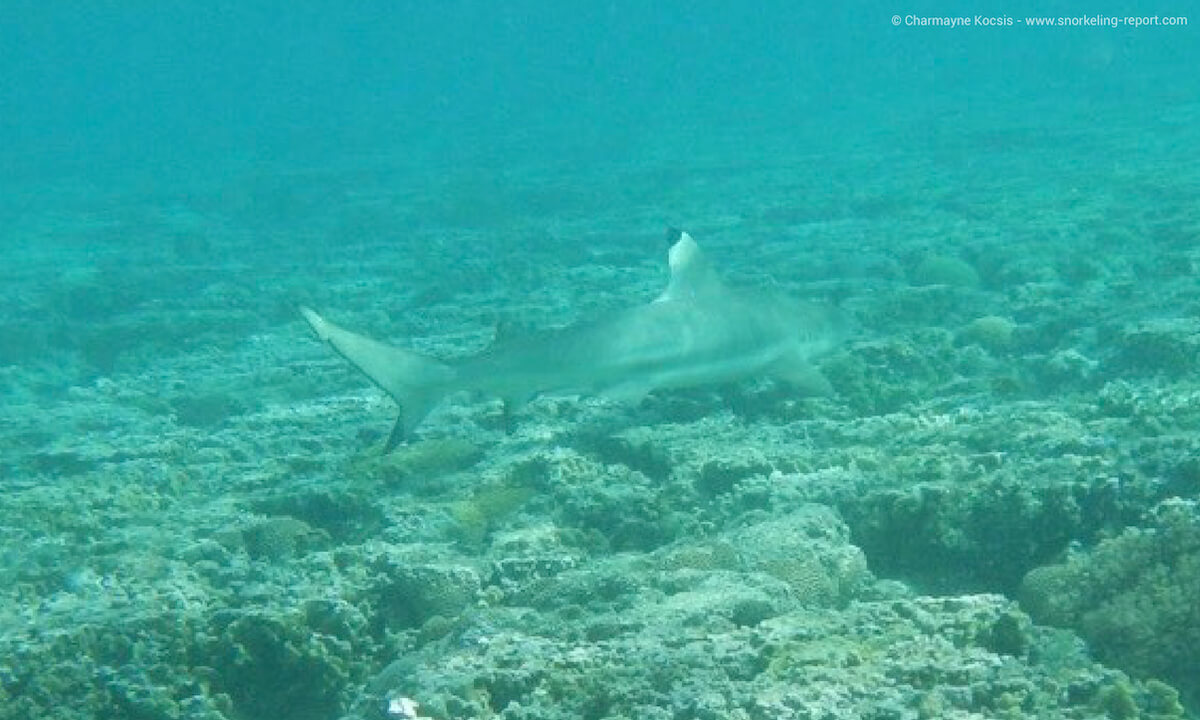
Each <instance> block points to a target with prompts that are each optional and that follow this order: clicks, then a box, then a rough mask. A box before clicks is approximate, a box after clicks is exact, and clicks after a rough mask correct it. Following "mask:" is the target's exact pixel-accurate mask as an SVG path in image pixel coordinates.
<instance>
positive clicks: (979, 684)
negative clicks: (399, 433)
mask: <svg viewBox="0 0 1200 720" xmlns="http://www.w3.org/2000/svg"><path fill="white" fill-rule="evenodd" d="M1180 132H1183V130H1180ZM1021 139H1022V138H1021V137H1016V138H1015V141H1017V142H1020V141H1021ZM1013 140H1014V138H1009V140H1006V141H1005V143H1003V148H999V147H998V148H993V149H992V151H991V152H992V155H991V156H990V159H989V158H984V159H979V158H975V161H974V163H973V164H972V166H971V168H970V170H969V171H968V170H966V169H964V167H965V166H961V165H960V164H958V162H957V159H956V158H955V157H942V158H928V157H925V156H917V155H905V154H904V153H896V154H895V156H893V157H890V158H886V159H887V162H886V163H885V162H883V161H881V160H880V159H879V158H877V157H873V156H868V155H865V154H864V155H863V156H848V157H839V158H827V159H826V163H825V172H823V173H821V174H819V175H818V174H815V173H812V172H811V171H810V170H809V169H807V168H808V167H809V160H811V158H808V159H805V160H804V161H803V162H802V161H801V160H799V159H797V160H795V161H791V160H788V159H786V158H779V157H777V158H775V161H774V162H773V163H771V164H762V163H760V164H755V163H750V162H747V163H745V164H743V165H730V164H729V163H725V162H716V161H705V160H697V161H696V163H695V165H694V166H693V167H689V168H683V169H680V168H677V167H669V168H668V167H655V166H653V165H649V166H640V167H625V168H616V169H609V170H607V171H606V173H607V174H604V175H602V176H596V177H575V176H571V175H570V174H563V173H558V174H554V173H542V174H539V173H537V172H532V171H530V172H527V173H508V174H505V175H502V176H501V175H499V174H497V173H489V172H483V171H481V172H479V173H459V174H457V175H455V174H453V173H451V174H450V175H448V176H447V177H446V179H443V180H440V181H438V182H430V183H425V184H422V183H418V182H416V181H415V180H413V178H411V177H402V178H398V177H395V176H392V175H390V174H387V173H379V172H376V173H374V174H372V173H350V172H332V171H330V172H326V173H310V174H283V173H281V174H278V175H264V176H258V177H253V178H243V179H242V180H240V181H239V182H240V184H235V185H232V186H230V187H225V186H222V187H219V188H216V189H209V191H208V192H193V193H191V194H189V195H187V196H186V197H177V196H164V197H156V196H153V195H145V194H135V195H118V194H108V195H106V194H104V193H100V192H99V191H94V190H93V191H88V192H77V194H76V195H75V196H74V197H75V198H76V199H75V200H74V202H73V204H72V203H68V202H67V200H66V199H64V198H65V197H66V196H65V195H64V196H63V197H60V198H59V199H58V200H56V202H57V204H51V203H49V202H48V201H46V200H45V199H33V198H30V199H28V202H27V203H25V204H20V203H17V202H16V201H13V200H12V199H10V200H9V203H10V204H9V205H8V206H6V208H5V212H6V220H7V221H8V222H6V230H5V233H6V234H8V235H9V236H10V237H11V238H12V242H11V243H10V244H11V245H12V246H13V247H14V248H18V250H15V251H14V252H13V254H12V257H10V258H8V264H7V265H6V269H5V270H4V271H3V272H4V274H5V284H4V290H3V292H4V294H5V302H4V303H3V305H2V308H3V309H0V331H2V332H0V393H2V394H3V398H4V407H5V412H4V416H3V420H2V421H0V446H2V447H3V450H2V451H0V471H2V472H3V476H2V478H3V479H2V480H0V490H2V492H0V508H2V514H0V517H2V520H0V598H2V600H0V718H2V719H3V720H9V719H12V720H18V719H20V720H30V719H33V718H56V719H61V720H68V719H71V720H75V719H80V718H101V717H103V718H131V719H132V718H136V719H138V720H176V719H180V720H182V719H186V720H260V719H261V720H265V719H268V718H288V719H289V720H334V719H336V718H345V719H346V720H381V719H383V718H405V717H408V718H418V717H424V718H432V719H434V720H452V719H460V718H462V719H465V718H492V717H495V718H506V719H508V720H532V719H535V718H536V719H543V718H544V719H546V720H550V719H551V718H554V719H557V718H564V719H565V718H590V719H594V720H603V719H616V718H630V719H633V718H638V719H657V718H664V719H665V718H697V719H721V718H734V719H740V718H745V719H753V720H758V719H764V720H765V719H767V718H771V719H777V718H778V719H786V718H797V719H801V718H803V719H812V720H816V719H825V718H829V719H833V718H873V719H884V718H887V719H897V720H900V719H908V718H1024V717H1032V718H1047V719H1049V718H1104V717H1108V718H1172V717H1187V716H1188V715H1187V713H1188V710H1187V709H1185V707H1186V708H1188V709H1190V710H1191V711H1192V712H1193V713H1194V712H1195V710H1196V709H1197V708H1200V602H1197V600H1196V598H1197V597H1200V505H1198V502H1197V501H1198V499H1200V284H1198V283H1197V271H1198V270H1200V202H1198V200H1200V183H1198V181H1197V179H1196V177H1195V176H1194V175H1192V176H1188V175H1186V174H1171V173H1180V172H1183V171H1179V170H1174V169H1172V168H1171V166H1164V165H1163V164H1162V163H1157V162H1155V159H1156V158H1157V157H1158V155H1156V154H1155V152H1154V151H1153V150H1148V149H1144V148H1143V149H1142V150H1140V151H1138V152H1140V153H1141V154H1140V155H1139V154H1137V153H1135V152H1134V151H1133V150H1130V153H1131V156H1130V157H1131V161H1130V163H1129V164H1127V165H1124V166H1121V167H1113V166H1105V167H1106V169H1103V170H1101V169H1098V166H1097V165H1095V164H1089V163H1086V162H1083V161H1082V160H1078V161H1072V162H1065V161H1064V162H1058V163H1055V162H1052V160H1051V159H1052V158H1057V157H1060V155H1059V154H1057V153H1058V150H1059V148H1060V145H1059V144H1058V143H1057V142H1056V141H1055V140H1054V138H1052V137H1050V138H1047V137H1043V136H1041V135H1039V136H1038V137H1037V138H1036V139H1035V140H1028V139H1026V144H1024V145H1021V146H1020V149H1021V156H1020V161H1019V162H1017V161H1016V160H1014V159H1013V156H1012V155H1011V154H1010V148H1011V142H1010V141H1013ZM1094 142H1095V143H1097V144H1102V143H1112V142H1119V139H1113V138H1097V139H1094ZM1139 159H1140V161H1141V162H1140V163H1139V162H1136V161H1138V160H1139ZM980 163H991V164H990V165H986V164H985V165H984V167H980ZM881 166H882V167H888V168H891V169H890V170H889V171H888V172H881V171H880V167H881ZM1188 172H1193V173H1194V169H1189V170H1188ZM831 178H832V179H831ZM839 178H840V180H839ZM864 178H870V179H869V180H866V179H864ZM851 179H853V182H852V181H851ZM231 182H232V181H231ZM403 188H408V189H407V190H404V189H403ZM664 208H667V209H668V210H664ZM666 224H683V225H685V226H686V227H687V228H688V229H689V230H690V231H691V232H692V234H693V235H694V236H695V237H696V238H697V240H698V241H699V242H700V244H701V245H702V246H703V247H704V248H705V250H706V251H707V252H708V253H709V254H710V256H711V257H712V258H713V261H714V263H715V264H716V265H717V267H718V268H720V269H721V271H722V272H723V274H724V275H725V276H726V277H727V278H728V279H729V281H730V282H731V283H733V284H738V285H746V286H763V285H771V286H773V287H776V288H783V289H785V290H787V291H789V292H791V293H793V294H795V295H797V296H801V297H807V298H810V299H814V300H818V301H822V302H828V303H831V304H837V305H839V306H841V307H842V308H843V310H844V311H845V312H846V313H848V314H849V315H850V316H852V317H853V319H854V321H855V324H856V329H855V331H854V333H853V336H852V337H851V338H850V339H848V340H847V341H846V342H845V343H844V344H843V345H842V346H841V347H839V348H838V349H837V350H836V351H835V352H833V353H831V354H830V355H828V356H827V357H824V358H823V359H822V360H821V361H820V366H821V369H822V371H823V373H824V374H825V375H826V377H827V378H828V379H829V381H830V383H831V384H832V385H833V387H834V390H835V393H834V394H833V395H831V396H828V397H810V398H803V397H797V396H796V395H795V393H792V392H790V390H789V389H788V388H787V387H785V386H782V385H779V384H776V383H773V382H770V381H761V382H748V383H744V384H740V385H737V386H731V387H717V388H698V389H693V390H684V391H673V392H661V393H656V394H654V395H652V396H651V397H650V398H648V399H647V400H646V401H645V402H643V403H642V404H641V405H639V406H638V407H636V408H625V407H621V406H616V405H612V404H609V403H606V402H603V401H601V400H598V399H594V398H546V399H542V400H539V401H537V402H534V403H532V404H531V405H530V406H529V407H527V408H525V409H524V410H522V411H521V412H520V413H519V414H518V416H517V418H516V422H515V426H514V427H512V428H506V427H505V426H506V421H505V418H504V417H503V412H502V409H501V407H500V405H499V404H498V403H497V402H496V401H495V400H494V399H492V398H478V397H465V396H464V397H456V398H453V399H452V400H451V401H450V402H448V403H447V404H445V405H444V406H443V407H442V408H440V409H439V410H438V411H437V412H435V414H434V415H433V416H431V418H430V419H429V422H427V423H426V424H425V425H424V426H423V427H422V428H421V430H420V432H419V433H418V434H417V437H416V438H415V439H414V440H413V441H412V442H410V443H409V444H407V445H405V446H402V447H400V448H399V449H397V450H396V451H395V452H393V453H391V454H388V455H381V454H380V453H379V447H380V446H381V444H382V441H383V438H384V437H385V435H386V433H387V430H388V429H389V427H390V423H391V421H392V417H393V413H394V408H393V406H392V405H391V403H390V401H389V400H387V399H386V398H384V397H383V396H382V395H381V394H380V393H379V392H378V391H376V390H375V389H373V388H371V387H370V386H369V385H368V384H367V383H366V381H365V380H363V379H362V378H360V377H359V376H357V375H356V374H355V373H354V371H353V370H352V369H351V368H349V367H347V366H346V365H345V363H344V362H343V361H342V360H341V359H340V358H337V357H336V356H334V355H333V353H331V352H329V351H328V349H327V348H325V347H322V346H321V345H320V344H319V343H318V342H316V340H315V339H314V338H313V337H312V336H311V335H310V333H309V332H308V330H307V328H306V327H305V326H304V325H303V323H302V321H301V320H300V318H299V316H298V315H297V314H296V313H295V306H296V304H297V303H300V302H303V303H308V304H313V305H315V306H316V307H319V308H322V309H324V310H327V311H328V313H329V315H330V317H331V318H332V319H335V320H337V321H338V322H340V323H342V324H344V325H346V326H347V327H353V328H356V329H360V330H363V331H369V332H371V333H372V334H374V335H376V336H377V337H381V338H389V339H392V340H394V341H395V342H398V343H402V344H406V345H408V346H409V347H413V348H415V349H418V350H420V351H423V352H428V353H430V354H434V355H438V356H443V357H454V356H462V355H466V354H470V353H472V352H475V351H477V350H479V349H480V348H482V347H484V346H486V344H487V342H488V341H489V338H490V336H491V332H492V328H493V327H494V326H495V325H496V324H497V323H498V322H502V321H510V320H515V321H518V322H520V323H522V324H524V325H527V326H530V327H532V328H535V329H536V328H545V327H556V326H561V325H564V324H568V323H571V322H574V321H577V320H579V319H582V318H589V317H594V316H597V315H601V314H603V313H604V312H606V311H610V310H613V309H616V308H621V307H626V306H629V305H632V304H636V303H639V302H644V301H646V300H648V299H650V298H653V297H654V295H655V294H656V293H657V291H658V289H659V287H660V286H661V284H662V283H663V282H664V258H663V257H662V256H663V253H662V247H661V243H660V241H659V233H660V231H661V228H662V227H663V226H664V225H666Z"/></svg>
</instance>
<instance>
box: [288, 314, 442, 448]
mask: <svg viewBox="0 0 1200 720" xmlns="http://www.w3.org/2000/svg"><path fill="white" fill-rule="evenodd" d="M300 313H301V314H302V315H304V319H305V320H307V321H308V324H309V325H310V326H312V329H313V331H315V332H316V333H317V337H318V338H320V339H321V340H324V341H325V342H327V343H329V345H330V346H331V347H332V348H333V349H334V350H336V351H337V353H338V354H339V355H341V356H342V357H344V358H346V359H347V360H349V361H350V364H351V365H353V366H354V367H356V368H358V369H359V370H361V371H362V373H363V374H364V375H366V376H367V377H368V378H370V379H371V381H372V382H374V383H375V384H376V385H378V386H379V387H380V389H382V390H383V391H384V392H386V393H387V394H388V395H391V396H392V399H394V400H395V401H396V403H397V404H399V405H400V417H398V418H397V419H396V426H395V427H394V428H392V433H391V435H390V436H389V437H388V440H387V445H386V446H385V447H384V452H387V451H389V450H391V449H392V448H394V447H395V446H396V445H397V444H399V443H400V442H401V441H403V440H404V439H405V438H406V437H407V436H408V434H409V433H410V432H411V431H412V430H413V428H415V427H416V426H417V425H419V424H420V422H421V421H422V420H424V419H425V416H426V415H428V414H429V411H430V410H432V409H433V408H434V406H435V405H437V404H438V402H440V401H441V399H442V398H443V397H444V396H445V395H446V393H448V392H450V391H451V390H452V389H453V388H452V387H451V383H452V381H453V380H454V370H453V369H452V368H450V366H448V365H445V364H443V363H440V362H438V361H436V360H431V359H430V358H427V357H424V356H422V355H419V354H417V353H414V352H412V351H409V350H404V349H402V348H397V347H392V346H391V345H387V344H384V343H381V342H379V341H378V340H372V339H371V338H369V337H366V336H365V335H359V334H358V333H353V332H350V331H349V330H346V329H343V328H341V327H338V326H337V325H334V324H333V323H331V322H329V321H328V320H326V319H325V318H323V317H321V316H320V315H318V314H317V313H316V312H314V311H313V310H311V309H309V308H306V307H301V308H300Z"/></svg>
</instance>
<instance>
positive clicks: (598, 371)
mask: <svg viewBox="0 0 1200 720" xmlns="http://www.w3.org/2000/svg"><path fill="white" fill-rule="evenodd" d="M671 239H672V240H673V241H674V242H673V244H672V245H671V248H670V251H669V252H668V264H669V266H670V272H671V275H670V280H669V281H668V284H667V288H666V290H665V291H663V293H662V294H661V295H660V296H659V297H658V298H657V299H655V300H654V301H652V302H650V303H647V304H644V305H639V306H636V307H632V308H628V309H626V310H624V311H621V312H618V313H616V314H615V315H613V316H610V317H607V318H604V319H602V320H598V321H595V322H590V323H582V324H578V325H573V326H570V327H567V328H563V329H559V330H552V331H547V332H541V333H536V334H534V335H532V336H528V337H521V338H513V339H502V340H499V341H497V342H496V343H495V344H494V345H493V346H492V347H490V348H488V349H487V350H485V351H484V352H482V353H480V354H478V355H476V356H474V357H470V358H466V359H464V360H461V361H457V362H453V363H451V362H442V361H439V360H437V359H434V358H430V357H427V356H424V355H421V354H419V353H415V352H413V351H411V350H405V349H403V348H398V347H394V346H391V345H387V344H385V343H382V342H379V341H377V340H373V339H371V338H369V337H366V336H363V335H359V334H357V333H354V332H351V331H349V330H345V329H343V328H341V327H339V326H337V325H335V324H333V323H331V322H329V321H328V320H326V319H325V318H323V317H321V316H320V315H318V314H317V313H316V312H314V311H313V310H311V309H309V308H307V307H302V308H301V309H300V311H301V313H302V314H303V315H304V318H305V320H307V321H308V324H309V325H311V326H312V328H313V330H314V331H315V332H316V334H317V336H318V337H319V338H320V339H321V340H324V341H325V342H328V343H329V344H330V346H332V347H333V349H334V350H335V351H337V352H338V353H339V354H340V355H342V357H344V358H346V359H347V360H349V361H350V363H351V364H352V365H354V366H355V367H357V368H358V369H359V370H361V371H362V372H363V373H364V374H365V375H366V376H367V377H368V378H370V379H371V380H372V381H373V382H374V383H375V384H376V385H378V386H379V387H380V388H381V389H383V390H384V391H385V392H386V393H388V394H389V395H391V396H392V398H393V399H394V400H395V401H396V402H397V403H398V404H399V406H400V416H399V418H398V419H397V420H396V425H395V427H394V428H393V430H392V433H391V436H390V437H389V438H388V442H387V446H386V448H385V451H386V450H390V449H391V448H393V447H395V445H397V444H398V443H399V442H401V441H403V440H404V439H405V438H407V437H408V436H409V435H410V433H411V432H412V431H413V430H414V429H415V428H416V427H417V426H418V425H419V424H420V423H421V421H422V420H424V419H425V417H426V415H428V413H429V412H430V411H431V410H432V409H433V408H434V407H435V406H436V405H437V404H438V403H439V402H441V400H442V399H443V398H445V397H446V396H447V395H450V394H452V393H455V392H458V391H463V390H473V391H480V392H483V393H486V394H489V395H493V396H498V397H500V398H501V399H503V400H504V402H505V406H506V408H509V409H512V408H515V407H519V406H521V405H523V404H524V403H526V402H528V401H529V400H530V399H531V398H534V397H537V396H538V395H548V394H593V395H601V396H604V397H609V398H613V399H617V400H623V401H636V400H639V399H641V398H642V397H644V396H645V395H646V393H648V392H650V391H652V390H659V389H664V388H683V387H694V386H698V385H706V384H711V383H721V382H730V381H735V380H742V379H747V378H754V377H764V376H770V377H775V378H778V379H780V380H783V381H785V382H788V383H790V384H792V385H794V386H797V387H798V388H799V389H801V390H804V391H806V392H809V393H813V392H825V391H827V390H828V383H827V382H826V381H825V379H824V378H823V377H822V376H821V375H820V373H819V372H818V371H817V370H816V369H815V368H814V367H813V365H812V364H811V363H812V360H813V359H814V358H816V357H818V356H820V355H821V354H823V353H825V352H827V351H829V350H830V349H831V348H833V347H834V346H835V345H836V344H837V343H838V342H839V341H840V339H841V336H842V334H843V333H842V332H841V325H842V323H841V322H840V318H839V316H838V314H837V313H836V312H834V311H832V310H831V309H829V308H825V307H822V306H819V305H816V304H812V303H806V302H801V301H797V300H795V299H792V298H788V297H786V296H782V295H777V294H757V293H743V292H735V291H734V290H731V289H730V288H728V287H726V285H725V284H724V283H723V282H722V281H721V279H720V277H719V276H718V275H717V273H716V272H715V271H714V270H713V268H712V267H711V266H710V265H709V263H708V262H707V260H706V259H705V257H704V255H703V253H701V251H700V248H699V246H698V245H697V244H696V242H695V241H694V240H693V239H692V237H691V236H690V235H688V234H687V233H685V232H680V231H672V234H671Z"/></svg>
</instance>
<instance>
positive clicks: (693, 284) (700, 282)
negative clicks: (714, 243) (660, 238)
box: [655, 230, 724, 302]
mask: <svg viewBox="0 0 1200 720" xmlns="http://www.w3.org/2000/svg"><path fill="white" fill-rule="evenodd" d="M676 236H677V239H676V240H675V242H674V244H672V245H671V249H670V250H669V251H668V252H667V264H668V266H669V267H670V268H671V279H670V280H668V281H667V289H666V290H664V291H663V293H662V295H659V296H658V298H657V299H656V300H655V302H668V301H671V302H688V301H693V300H695V299H697V298H701V297H704V296H707V295H711V294H713V293H716V292H720V291H721V290H722V289H723V287H724V286H723V285H722V284H721V278H720V277H719V276H718V275H717V273H716V271H715V270H713V268H712V266H711V265H710V264H709V263H708V258H706V257H704V253H702V252H701V251H700V246H699V245H697V244H696V241H695V240H693V239H692V236H691V235H688V234H687V233H686V232H684V231H681V230H670V231H668V237H676Z"/></svg>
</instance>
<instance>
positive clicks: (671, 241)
mask: <svg viewBox="0 0 1200 720" xmlns="http://www.w3.org/2000/svg"><path fill="white" fill-rule="evenodd" d="M681 237H683V231H682V230H680V229H679V228H677V227H669V228H667V247H674V246H675V243H677V242H679V238H681Z"/></svg>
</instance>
